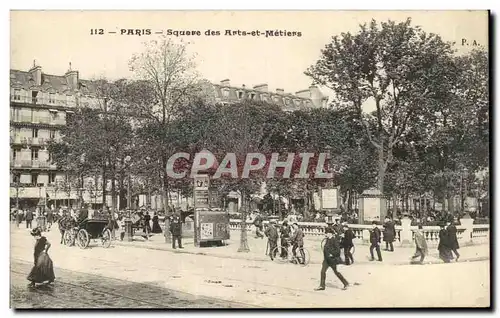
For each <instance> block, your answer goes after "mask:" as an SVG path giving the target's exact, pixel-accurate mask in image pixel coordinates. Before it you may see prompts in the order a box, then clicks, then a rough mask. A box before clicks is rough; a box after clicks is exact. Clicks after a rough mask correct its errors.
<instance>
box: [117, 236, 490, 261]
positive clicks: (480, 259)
mask: <svg viewBox="0 0 500 318" xmlns="http://www.w3.org/2000/svg"><path fill="white" fill-rule="evenodd" d="M113 244H114V245H117V246H126V247H133V248H142V249H149V250H155V251H165V252H169V253H178V254H191V255H200V256H211V257H217V258H225V259H243V260H248V261H258V262H267V261H270V259H269V258H268V257H259V256H255V257H245V256H248V254H243V253H242V254H240V253H235V254H233V255H221V254H209V253H206V252H193V251H186V250H179V249H176V250H173V249H170V248H167V247H157V246H148V245H144V246H138V245H134V244H128V243H127V242H120V241H115V242H114V243H113ZM489 259H490V258H489V257H487V256H479V257H472V258H467V259H462V260H461V261H460V262H459V263H465V262H480V261H486V260H489ZM370 263H372V262H371V261H365V262H355V264H365V265H366V264H370ZM375 263H379V262H375ZM451 263H455V262H450V264H451ZM309 264H314V265H319V264H322V261H310V262H309ZM382 264H383V265H412V264H410V261H409V260H408V261H404V262H403V261H396V262H390V263H384V262H382ZM439 264H446V263H444V262H443V261H441V260H434V259H433V260H430V261H425V262H424V264H422V265H439ZM413 265H418V264H413Z"/></svg>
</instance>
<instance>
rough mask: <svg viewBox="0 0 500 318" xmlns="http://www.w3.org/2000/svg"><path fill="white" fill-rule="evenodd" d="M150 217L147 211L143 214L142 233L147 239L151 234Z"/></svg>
mask: <svg viewBox="0 0 500 318" xmlns="http://www.w3.org/2000/svg"><path fill="white" fill-rule="evenodd" d="M150 221H151V215H149V211H145V212H144V229H143V232H144V233H146V236H147V237H148V238H149V233H151V224H150Z"/></svg>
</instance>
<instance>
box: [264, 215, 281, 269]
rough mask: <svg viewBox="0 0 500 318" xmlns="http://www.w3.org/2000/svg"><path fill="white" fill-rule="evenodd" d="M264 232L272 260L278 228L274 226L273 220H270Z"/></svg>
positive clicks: (274, 255)
mask: <svg viewBox="0 0 500 318" xmlns="http://www.w3.org/2000/svg"><path fill="white" fill-rule="evenodd" d="M264 234H265V235H266V236H267V240H268V245H269V256H270V257H271V260H274V258H275V257H276V252H277V248H276V247H277V246H278V229H277V228H276V221H275V220H271V222H270V223H269V226H268V227H267V228H266V231H265V232H264Z"/></svg>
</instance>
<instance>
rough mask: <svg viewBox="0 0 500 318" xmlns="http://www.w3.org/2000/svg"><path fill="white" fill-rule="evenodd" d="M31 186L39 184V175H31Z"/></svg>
mask: <svg viewBox="0 0 500 318" xmlns="http://www.w3.org/2000/svg"><path fill="white" fill-rule="evenodd" d="M31 184H33V185H36V184H38V173H32V174H31Z"/></svg>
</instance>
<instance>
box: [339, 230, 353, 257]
mask: <svg viewBox="0 0 500 318" xmlns="http://www.w3.org/2000/svg"><path fill="white" fill-rule="evenodd" d="M341 237H342V240H341V242H340V246H341V247H342V248H343V249H344V260H345V264H346V265H351V264H353V263H354V257H353V256H352V253H351V249H352V248H353V247H354V243H353V242H352V240H354V238H355V235H354V232H353V231H352V230H351V229H350V228H349V225H347V224H345V225H344V233H343V234H342V236H341Z"/></svg>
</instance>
